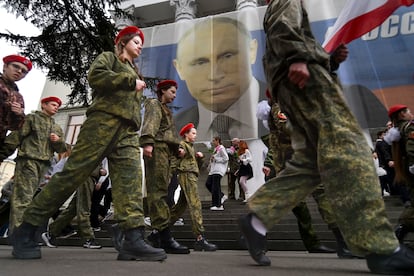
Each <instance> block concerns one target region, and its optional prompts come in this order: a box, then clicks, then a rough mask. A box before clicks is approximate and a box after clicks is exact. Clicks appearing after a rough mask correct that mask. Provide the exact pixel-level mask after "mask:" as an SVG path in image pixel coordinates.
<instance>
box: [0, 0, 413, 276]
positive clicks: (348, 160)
mask: <svg viewBox="0 0 414 276" xmlns="http://www.w3.org/2000/svg"><path fill="white" fill-rule="evenodd" d="M268 2H269V3H268V4H269V6H268V9H267V11H266V14H265V18H264V28H265V32H266V51H265V55H264V57H263V63H264V69H265V74H266V79H267V86H268V87H269V89H268V93H267V94H268V95H267V96H268V101H269V113H268V122H270V123H272V124H271V125H270V138H269V143H268V145H269V153H271V154H273V155H272V157H271V161H270V162H267V163H264V166H263V171H264V173H265V175H266V180H265V179H263V183H264V184H263V185H261V186H260V188H259V189H258V190H257V191H254V192H253V191H252V189H251V187H250V186H249V182H248V180H249V179H251V178H252V177H253V176H254V175H255V174H256V173H257V172H255V171H254V169H253V167H252V164H251V163H252V156H254V155H255V154H261V153H256V152H254V151H251V150H250V149H249V146H248V144H247V143H246V141H244V140H242V139H239V138H233V139H231V140H230V137H227V136H228V133H224V132H222V131H221V130H220V131H219V130H217V132H216V133H222V135H226V136H225V141H231V146H230V145H229V146H228V147H227V148H226V147H225V146H224V145H223V143H222V138H223V137H221V136H220V135H217V136H213V139H212V149H211V155H210V156H209V162H208V177H207V179H206V182H205V187H206V188H207V190H208V191H209V192H210V193H211V206H210V210H211V211H214V212H216V211H224V204H223V203H224V202H225V201H226V200H228V198H230V199H236V183H238V185H239V187H240V189H239V190H240V195H239V198H242V199H243V201H244V203H246V204H247V208H248V214H246V215H245V216H243V217H241V218H239V220H238V222H239V226H240V230H241V232H242V235H243V238H244V240H245V242H246V245H247V248H248V251H249V253H250V255H251V257H252V258H253V259H254V260H255V262H256V263H257V264H259V265H261V266H268V265H270V264H271V260H270V259H269V258H268V257H267V256H266V233H267V232H268V230H269V229H271V228H272V227H273V226H274V225H275V224H277V223H278V221H279V220H280V219H281V218H282V217H283V216H284V215H285V214H286V213H287V212H288V211H290V210H292V211H293V212H295V215H296V214H298V215H297V217H298V225H299V226H300V227H301V225H303V224H309V222H310V220H309V218H307V213H306V212H309V211H307V210H306V205H304V204H303V203H304V201H305V199H306V198H307V196H308V195H312V196H313V198H314V199H315V200H316V202H317V204H318V208H319V211H320V212H321V215H322V217H323V219H324V221H325V222H326V223H327V224H328V226H329V228H330V229H331V230H332V232H333V233H334V235H335V238H336V240H337V243H338V251H337V253H338V256H339V257H340V258H365V259H366V262H367V265H368V268H369V269H370V271H371V272H373V273H380V274H409V273H412V271H414V250H413V249H412V248H410V247H409V246H407V245H405V244H404V243H403V242H404V237H405V236H406V235H407V233H409V232H412V231H414V211H413V210H414V206H413V203H412V201H411V200H410V198H412V197H413V196H414V194H413V191H414V187H413V185H414V155H413V152H414V123H413V115H412V114H411V112H410V110H409V109H408V107H407V106H405V105H395V106H392V107H390V108H389V111H388V115H389V117H390V123H391V124H390V126H391V127H390V128H389V129H388V130H387V131H386V132H383V133H378V139H379V140H378V141H377V143H376V147H375V152H376V155H377V156H378V166H379V167H381V168H383V169H384V171H386V174H385V175H387V177H386V178H384V177H382V178H380V177H381V176H384V175H381V176H380V175H379V174H377V172H376V171H375V167H374V163H373V160H372V155H371V153H372V152H371V151H370V148H369V146H368V144H367V143H365V142H364V141H365V137H364V135H363V133H362V131H361V129H360V127H359V125H358V123H357V121H356V119H355V117H354V116H353V115H352V113H351V112H350V110H349V108H348V107H347V105H346V103H345V102H344V100H343V97H342V92H341V89H342V88H341V85H340V84H339V83H338V80H337V77H336V76H335V74H334V73H333V70H332V67H336V68H337V66H339V65H338V64H339V63H340V62H341V61H343V60H344V58H346V55H347V49H346V47H345V46H344V45H341V46H340V49H339V51H338V52H337V53H338V55H337V56H332V55H329V54H328V53H326V52H325V51H324V50H323V48H322V47H321V46H320V44H319V43H318V42H316V40H315V39H314V37H313V36H312V32H311V30H310V26H309V22H308V17H307V12H306V10H305V9H304V7H303V4H302V1H300V0H292V1H287V2H286V1H282V0H270V1H268ZM219 24H224V25H226V24H228V22H227V21H225V22H221V23H219ZM199 28H207V27H206V26H204V25H201V26H199ZM143 44H144V34H143V32H142V31H141V30H140V29H139V28H138V27H136V26H127V27H125V28H123V29H122V30H121V31H120V32H119V33H118V34H117V36H116V38H115V50H114V52H103V53H101V54H100V55H98V57H97V58H96V59H95V61H94V62H93V63H92V65H91V67H90V70H89V72H88V81H89V85H90V87H91V88H92V90H93V93H92V104H91V105H90V107H89V108H88V110H87V119H86V120H85V122H84V123H83V126H82V128H81V131H80V133H79V136H78V139H77V143H76V145H74V147H73V149H72V146H71V145H67V144H66V143H65V141H64V139H63V131H62V129H61V128H60V127H59V125H58V124H57V123H56V122H55V121H54V119H53V116H54V115H55V114H56V113H57V112H58V109H59V107H60V106H61V104H62V102H61V100H60V99H59V98H57V97H53V96H52V97H46V98H44V99H42V100H41V110H40V111H36V112H34V113H31V114H29V115H26V116H24V112H23V108H24V101H23V98H22V97H21V95H20V94H19V92H18V88H17V86H16V84H15V82H16V81H18V80H20V79H22V78H23V77H24V76H25V75H26V74H27V73H28V72H29V71H30V69H31V67H32V64H31V62H30V60H28V59H27V58H25V57H22V56H18V55H12V56H7V57H5V58H3V61H4V67H3V74H2V75H1V79H0V89H1V92H2V93H3V102H2V107H1V112H0V115H1V116H2V118H1V124H2V125H1V126H2V136H1V140H0V142H1V144H0V160H4V159H5V158H7V157H8V156H9V155H10V154H11V153H13V152H14V151H15V150H16V149H17V150H18V154H17V157H16V159H15V161H16V168H15V174H14V179H13V191H12V193H11V196H10V210H11V211H10V217H9V239H10V242H11V245H12V247H13V250H12V255H13V256H14V257H15V258H17V259H39V258H41V248H40V245H39V242H38V233H39V229H43V227H44V226H45V224H46V225H47V224H48V221H49V219H50V218H54V220H53V222H52V223H50V224H49V225H48V226H47V228H46V231H44V232H43V233H42V234H41V237H42V239H43V241H45V243H46V244H47V245H48V246H51V247H52V246H54V239H55V238H56V237H57V236H58V235H60V234H61V232H62V231H63V229H64V227H65V226H67V225H68V224H69V222H70V221H71V220H72V219H73V218H74V217H75V216H76V217H77V220H78V230H79V231H80V233H81V236H82V237H83V238H84V239H85V244H84V247H86V248H100V245H99V244H97V243H96V241H95V239H94V233H93V227H92V225H91V223H94V225H93V226H94V228H96V227H99V225H96V220H94V219H93V218H91V210H94V216H96V214H99V208H98V209H94V208H93V206H92V204H93V203H92V201H94V202H95V204H96V202H100V200H101V199H102V197H101V195H96V196H97V199H94V200H93V198H94V197H93V192H94V190H95V188H96V186H97V185H98V186H99V189H97V190H100V189H105V190H106V189H107V188H108V186H107V184H105V185H106V186H105V188H102V187H103V185H104V184H103V183H104V181H105V180H106V178H105V176H107V175H108V173H109V172H110V180H111V184H110V188H111V192H112V193H111V196H112V198H113V201H112V204H113V211H114V220H115V221H116V225H114V228H113V229H114V238H113V240H114V246H115V248H116V249H117V251H118V257H117V259H118V260H141V261H162V260H165V259H166V258H167V253H168V254H189V253H190V249H189V248H188V247H187V246H184V245H182V244H180V243H179V242H177V241H176V240H175V239H174V237H173V235H172V231H171V226H172V225H173V224H174V223H175V222H176V221H177V220H178V219H179V218H180V215H181V214H182V213H183V212H184V210H185V209H186V208H188V209H189V213H190V217H191V222H192V230H193V233H194V236H195V237H194V239H195V241H194V247H193V248H194V250H197V251H215V250H217V249H218V247H217V246H216V245H215V244H213V243H211V242H209V241H208V240H207V239H206V233H205V229H204V226H203V216H202V208H201V201H200V195H199V192H198V185H197V183H198V177H199V173H200V171H199V163H200V160H202V159H203V158H204V155H203V153H201V152H198V151H196V150H195V148H194V143H195V142H196V138H197V124H196V123H192V122H187V123H186V124H184V125H183V126H182V127H181V128H180V129H179V131H178V130H177V128H176V126H175V122H174V118H173V114H172V111H171V110H170V107H169V104H170V103H172V102H173V101H174V99H175V98H176V94H177V91H178V85H177V82H176V81H174V80H163V81H160V82H159V83H158V84H157V87H156V97H154V98H150V99H144V97H143V90H144V88H146V83H145V81H144V79H143V77H142V75H141V74H140V71H139V69H138V68H137V66H136V64H135V63H134V59H136V58H137V57H139V55H140V54H141V51H142V48H143ZM179 50H180V49H179ZM181 50H182V49H181ZM332 57H334V58H332ZM333 59H334V61H335V62H332V60H333ZM176 66H177V68H181V67H180V64H179V60H177V63H176ZM181 69H182V68H181ZM181 74H183V75H184V72H183V71H181ZM142 107H143V108H144V110H143V113H142V112H141V108H142ZM141 114H143V120H142V118H141ZM217 117H219V116H217ZM202 120H203V118H200V121H202ZM287 122H288V123H287ZM218 125H221V126H223V125H224V126H226V125H227V127H229V122H227V123H226V122H225V121H221V122H218ZM287 125H288V127H287ZM8 131H11V133H10V134H9V135H6V133H7V132H8ZM180 137H181V139H180ZM382 141H385V142H386V143H387V145H385V144H383V143H382ZM69 149H70V150H71V153H70V156H69V157H68V158H67V159H65V162H64V164H63V166H61V167H60V168H59V169H56V170H54V171H53V172H52V173H50V174H49V176H48V177H46V179H47V181H44V182H42V179H43V178H44V176H45V172H46V171H47V170H48V169H50V168H51V166H52V164H51V160H52V158H53V157H54V156H55V154H58V153H64V152H66V151H68V150H69ZM385 150H386V152H385ZM141 151H142V154H143V159H142V158H141ZM104 160H106V161H105V162H106V164H107V165H105V168H103V163H102V162H103V161H104ZM142 160H143V164H142ZM57 164H59V162H57V163H56V165H55V167H57ZM142 166H144V169H145V178H144V176H143V175H142V170H141V168H142ZM226 174H227V175H228V179H229V190H228V195H226V194H225V193H224V192H223V190H222V189H221V181H222V179H223V177H224V176H225V175H226ZM102 177H103V178H102ZM172 179H176V180H177V182H178V184H179V185H180V187H181V191H180V195H179V199H178V201H176V202H174V203H173V204H169V201H168V200H167V199H168V196H169V194H171V193H169V190H168V187H169V185H170V184H171V183H172ZM379 179H381V186H380V185H379V184H378V183H379ZM41 182H42V183H43V184H42V185H40V186H39V183H41ZM143 183H145V187H146V196H144V193H143V186H142V185H143ZM395 183H398V184H395ZM401 184H404V185H406V187H407V189H406V192H402V190H403V189H402V188H401V187H399V188H396V187H398V186H396V185H401ZM393 188H394V189H399V194H401V195H402V196H405V198H404V199H403V202H404V206H405V208H404V211H403V212H402V214H401V216H400V220H399V225H398V227H397V229H396V230H395V229H393V227H392V225H391V223H390V222H389V220H388V218H387V215H386V213H385V206H384V201H383V198H382V194H381V191H382V193H385V192H387V193H393V191H392V189H393ZM102 192H103V191H102ZM71 196H73V197H72V198H71ZM144 197H145V198H146V201H145V203H144V200H143V199H144ZM68 200H69V204H68V207H67V208H66V209H65V210H64V211H63V212H61V213H60V214H57V211H58V210H59V209H60V208H61V206H62V205H63V204H64V202H65V201H68ZM145 205H146V206H145ZM95 207H96V206H95ZM294 210H296V211H294ZM333 210H335V211H333ZM147 215H148V216H149V217H150V219H151V229H152V232H151V233H150V235H149V236H147V235H146V231H145V221H144V218H145V216H147ZM95 219H96V217H95ZM306 219H308V221H306ZM95 226H96V227H95ZM305 230H306V231H307V233H308V234H309V233H310V234H312V231H313V230H312V228H307V229H304V233H305ZM308 236H312V235H308ZM311 239H312V240H306V239H304V242H305V243H306V242H308V244H309V246H308V248H307V249H308V251H309V252H334V251H330V249H329V248H327V247H324V246H323V245H322V244H321V243H320V241H319V240H318V238H317V237H315V236H314V235H313V236H312V237H311Z"/></svg>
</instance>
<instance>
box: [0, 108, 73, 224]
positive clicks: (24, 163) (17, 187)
mask: <svg viewBox="0 0 414 276" xmlns="http://www.w3.org/2000/svg"><path fill="white" fill-rule="evenodd" d="M51 133H55V134H57V135H58V136H59V137H60V139H59V141H57V142H52V141H50V137H49V136H50V134H51ZM62 136H63V131H62V129H61V127H60V126H59V125H58V124H56V123H55V120H54V119H53V118H52V117H50V116H49V115H47V114H45V113H43V112H41V111H36V112H34V113H31V114H29V115H27V116H26V119H25V122H24V124H23V126H22V128H21V129H20V130H17V131H14V132H12V133H11V134H10V135H8V136H7V137H6V139H5V140H4V147H3V149H2V150H1V151H0V158H1V160H3V159H4V158H6V157H7V156H9V155H10V154H12V153H13V152H14V150H15V149H16V148H18V154H17V158H16V159H15V160H16V168H15V172H14V187H13V193H12V195H11V199H10V207H11V209H10V226H9V230H10V231H11V232H12V231H13V229H14V228H15V227H18V226H19V225H20V224H21V223H22V221H23V213H24V211H25V210H26V208H27V206H28V205H29V204H30V202H31V201H32V199H33V196H34V195H35V192H36V191H37V189H38V187H39V181H40V180H41V179H42V178H43V176H44V174H45V172H46V171H47V169H48V168H49V167H50V161H51V159H52V157H53V154H54V152H59V153H60V152H65V151H66V144H65V141H64V139H63V138H62Z"/></svg>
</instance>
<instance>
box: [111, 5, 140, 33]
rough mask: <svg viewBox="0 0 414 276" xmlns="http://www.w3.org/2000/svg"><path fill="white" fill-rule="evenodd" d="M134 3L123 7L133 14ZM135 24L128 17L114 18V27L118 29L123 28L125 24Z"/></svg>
mask: <svg viewBox="0 0 414 276" xmlns="http://www.w3.org/2000/svg"><path fill="white" fill-rule="evenodd" d="M134 10H135V5H131V6H129V7H128V8H126V9H124V11H125V12H126V13H128V14H130V15H133V14H134ZM132 25H135V22H134V21H133V20H131V19H130V18H128V17H116V18H115V27H116V28H117V29H118V30H121V29H123V28H124V27H126V26H132Z"/></svg>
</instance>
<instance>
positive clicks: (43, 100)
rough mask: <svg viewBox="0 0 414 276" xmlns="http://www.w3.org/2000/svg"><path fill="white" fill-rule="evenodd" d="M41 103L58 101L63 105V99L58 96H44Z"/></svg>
mask: <svg viewBox="0 0 414 276" xmlns="http://www.w3.org/2000/svg"><path fill="white" fill-rule="evenodd" d="M40 102H41V103H47V102H57V103H58V105H59V107H60V106H61V105H62V101H61V100H60V99H59V98H58V97H53V96H52V97H46V98H43V99H42V100H41V101H40Z"/></svg>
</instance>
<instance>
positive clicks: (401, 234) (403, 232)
mask: <svg viewBox="0 0 414 276" xmlns="http://www.w3.org/2000/svg"><path fill="white" fill-rule="evenodd" d="M409 232H410V229H408V227H407V225H405V224H400V225H398V226H397V228H395V236H397V239H398V241H399V242H400V243H404V239H405V237H406V236H407V234H408V233H409Z"/></svg>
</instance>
